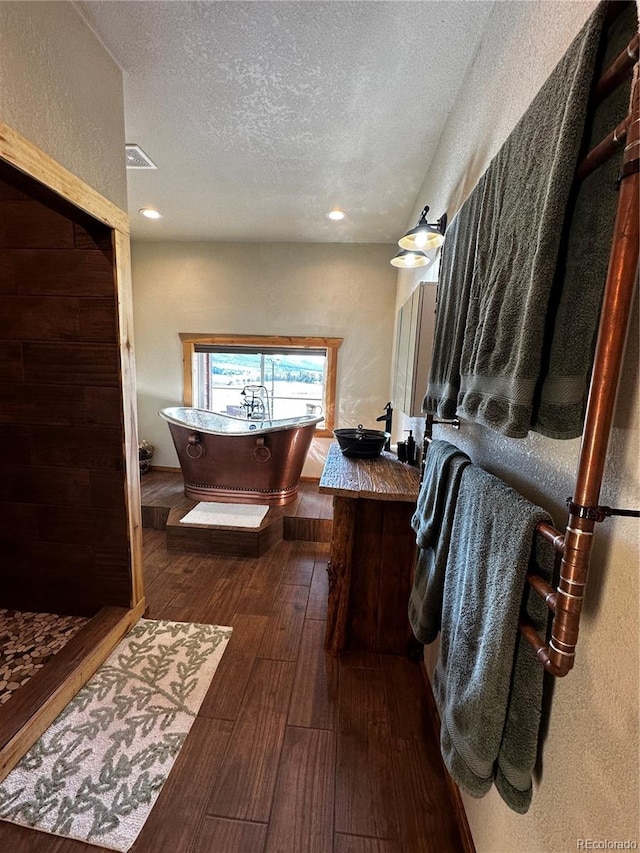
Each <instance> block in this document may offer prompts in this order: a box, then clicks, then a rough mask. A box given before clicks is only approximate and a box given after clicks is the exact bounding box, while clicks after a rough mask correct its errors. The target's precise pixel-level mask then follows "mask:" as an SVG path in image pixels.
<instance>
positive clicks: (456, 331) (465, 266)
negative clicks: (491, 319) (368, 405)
mask: <svg viewBox="0 0 640 853" xmlns="http://www.w3.org/2000/svg"><path fill="white" fill-rule="evenodd" d="M483 185H484V176H483V177H482V178H480V182H479V184H478V185H477V186H476V188H475V189H474V191H473V192H472V194H471V195H470V196H469V198H468V199H467V200H466V201H465V203H464V204H463V205H462V207H461V208H460V210H459V211H458V213H457V214H456V216H454V218H453V220H452V221H451V223H450V224H449V227H448V228H447V236H446V240H445V244H444V247H443V250H442V262H441V264H440V276H439V281H438V300H437V308H436V323H435V330H434V337H433V353H432V358H431V366H430V368H429V383H428V385H427V391H426V394H425V397H424V399H423V401H422V411H423V412H433V413H435V414H436V415H438V417H441V418H453V417H454V416H455V414H456V405H457V401H458V392H459V390H460V357H461V355H462V344H463V341H464V334H465V326H466V322H467V311H468V310H469V295H470V293H471V279H472V275H473V269H474V262H475V254H476V244H477V232H478V227H479V225H480V204H481V201H482V187H483Z"/></svg>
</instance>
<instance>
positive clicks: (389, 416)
mask: <svg viewBox="0 0 640 853" xmlns="http://www.w3.org/2000/svg"><path fill="white" fill-rule="evenodd" d="M384 408H385V413H384V415H380V417H379V418H376V422H377V421H384V431H385V432H388V433H389V436H391V421H392V420H393V408H392V406H391V401H389V402H388V403H387V405H386V406H385V407H384ZM384 449H385V450H391V438H390V437H389V438H388V439H387V441H386V444H385V446H384Z"/></svg>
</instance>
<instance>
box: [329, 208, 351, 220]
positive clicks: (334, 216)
mask: <svg viewBox="0 0 640 853" xmlns="http://www.w3.org/2000/svg"><path fill="white" fill-rule="evenodd" d="M325 216H326V217H327V219H330V220H331V221H332V222H341V221H342V220H343V219H346V218H347V214H346V213H345V212H344V210H337V209H336V210H330V211H329V213H325Z"/></svg>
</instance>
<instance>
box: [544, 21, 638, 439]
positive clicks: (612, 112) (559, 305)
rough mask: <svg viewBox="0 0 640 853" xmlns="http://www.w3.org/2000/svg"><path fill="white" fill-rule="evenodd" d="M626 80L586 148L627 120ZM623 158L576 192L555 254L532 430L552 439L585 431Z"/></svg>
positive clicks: (603, 108) (618, 42)
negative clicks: (557, 257)
mask: <svg viewBox="0 0 640 853" xmlns="http://www.w3.org/2000/svg"><path fill="white" fill-rule="evenodd" d="M637 29H638V21H637V18H636V10H635V8H634V7H633V6H628V7H627V8H626V9H625V10H624V11H623V12H621V13H620V14H619V15H618V16H617V17H616V18H615V19H614V20H613V22H612V23H611V24H610V26H609V28H608V30H607V32H606V33H605V34H604V35H603V42H604V50H603V51H601V52H602V54H603V55H602V58H601V60H600V62H599V63H598V67H597V69H596V73H595V77H596V78H598V77H600V76H601V74H602V72H603V71H604V70H605V69H606V68H608V67H609V66H610V65H611V63H612V62H613V60H614V59H615V58H616V57H617V56H618V55H619V54H620V53H622V52H623V51H624V49H625V47H626V46H627V44H628V43H629V42H630V40H631V39H632V37H633V35H634V34H635V33H636V32H637ZM630 91H631V78H630V77H628V78H627V80H626V81H625V82H624V83H622V84H621V85H620V86H618V87H617V88H616V89H615V90H614V92H612V93H611V94H610V95H609V97H608V98H606V99H605V100H604V101H603V102H602V103H601V104H600V105H599V106H598V107H597V109H596V110H595V112H594V114H593V117H592V119H591V121H590V124H589V127H588V128H587V144H586V146H585V149H586V150H589V151H590V150H591V149H592V148H593V147H594V146H595V145H596V144H597V143H598V142H600V141H601V140H602V139H604V138H605V136H606V135H607V134H608V133H610V132H611V130H612V129H613V128H614V127H617V125H618V124H620V122H621V121H622V120H623V119H624V117H625V116H626V115H627V111H628V108H629V97H630ZM619 169H620V157H611V159H609V160H608V161H607V162H606V163H604V164H603V165H602V166H600V167H599V168H598V169H596V170H595V172H593V173H592V174H591V175H589V176H588V177H587V178H585V180H584V181H582V182H581V183H580V184H579V185H578V186H576V187H575V188H574V193H573V194H572V198H571V201H570V211H569V214H568V217H567V219H568V221H567V223H566V225H565V231H564V233H563V239H562V244H561V249H560V259H561V262H560V263H559V265H558V271H557V275H556V282H555V284H554V289H553V292H552V297H551V301H550V304H549V310H548V319H547V331H546V338H547V340H548V341H550V344H549V345H548V346H545V354H544V356H543V358H544V362H545V363H544V366H543V370H542V371H541V382H542V384H541V386H540V388H539V392H538V394H537V401H536V406H535V409H534V415H533V424H532V427H531V428H532V429H533V430H534V431H535V432H540V433H542V434H543V435H547V436H549V437H550V438H561V439H567V438H576V437H577V436H579V435H580V434H581V433H582V425H583V421H584V413H585V409H586V401H587V392H588V385H589V378H590V371H591V365H592V362H593V353H594V349H595V340H596V333H597V327H598V320H599V316H600V306H601V304H602V294H603V292H604V285H605V282H606V277H607V266H608V263H609V252H610V249H611V241H612V239H613V226H614V222H615V216H616V207H617V202H618V194H617V193H616V191H615V183H616V178H617V177H618V171H619Z"/></svg>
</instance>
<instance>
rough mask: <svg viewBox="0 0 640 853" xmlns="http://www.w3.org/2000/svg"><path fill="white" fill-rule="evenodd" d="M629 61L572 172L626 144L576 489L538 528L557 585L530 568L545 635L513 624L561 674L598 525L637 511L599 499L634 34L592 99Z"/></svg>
mask: <svg viewBox="0 0 640 853" xmlns="http://www.w3.org/2000/svg"><path fill="white" fill-rule="evenodd" d="M632 67H633V69H634V72H633V73H634V77H633V83H632V87H631V92H632V94H631V104H630V109H629V114H628V115H627V118H626V119H625V120H624V122H622V123H621V125H619V126H618V127H617V128H616V129H615V130H614V131H613V132H612V133H611V134H609V136H607V137H606V138H605V140H603V141H602V142H600V143H598V145H596V146H595V147H594V148H593V149H592V151H591V152H589V154H587V155H586V157H585V158H584V159H583V161H582V162H581V163H580V164H578V169H577V173H576V174H577V177H578V179H581V178H584V177H586V175H588V174H590V173H591V172H592V171H593V170H594V169H596V168H597V167H598V166H600V165H601V164H602V163H604V162H605V161H606V160H607V159H608V158H609V157H610V156H612V154H613V153H614V151H615V150H617V148H618V147H619V146H620V145H621V144H622V143H623V142H624V143H625V146H624V153H623V157H622V167H621V170H620V174H619V178H618V184H617V188H618V192H619V196H618V205H617V212H616V220H615V225H614V234H613V241H612V246H611V253H610V257H609V267H608V272H607V281H606V285H605V291H604V297H603V303H602V310H601V315H600V324H599V329H598V338H597V343H596V351H595V356H594V362H593V369H592V373H591V384H590V387H589V397H588V402H587V410H586V414H585V421H584V430H583V434H582V442H581V446H580V455H579V461H578V471H577V475H576V486H575V491H574V494H573V496H572V497H571V498H569V499H568V501H567V504H568V508H569V516H568V519H567V524H566V528H565V531H564V533H563V532H562V531H560V530H557V529H556V528H555V527H552V526H551V525H549V524H540V525H538V528H537V532H538V534H539V535H541V536H542V537H544V539H546V540H547V541H549V542H551V544H552V545H553V547H554V548H555V550H556V551H557V552H558V553H559V554H560V555H561V556H562V561H561V564H560V577H559V583H558V586H557V589H555V588H554V587H553V586H551V585H550V584H549V583H547V582H546V581H545V580H543V578H541V577H539V576H537V575H535V574H532V573H530V574H528V575H527V581H528V583H529V585H530V586H531V588H532V590H533V591H534V592H535V593H536V594H537V595H539V596H540V597H541V598H542V599H543V601H544V602H545V603H546V605H547V607H548V608H549V610H550V611H551V612H552V613H553V620H552V623H551V629H550V636H549V640H548V641H547V639H546V638H544V637H542V636H541V635H540V634H539V632H538V631H537V630H536V629H535V628H534V627H533V625H531V624H529V623H527V622H526V621H521V622H520V624H519V626H518V627H519V630H520V633H521V634H522V636H523V637H524V638H525V640H526V641H527V642H528V643H529V645H530V646H531V647H532V648H533V650H534V652H535V654H536V655H537V657H538V659H539V660H540V662H541V663H542V665H543V666H544V668H545V669H546V670H547V671H548V672H550V673H551V674H552V675H554V676H558V677H560V676H564V675H567V674H568V673H569V672H570V671H571V669H572V668H573V663H574V659H575V649H576V643H577V640H578V631H579V625H580V614H581V611H582V605H583V601H584V592H585V587H586V583H587V576H588V572H589V559H590V555H591V549H592V544H593V537H594V527H595V525H596V524H597V523H598V522H601V521H603V520H604V519H605V518H608V517H609V516H611V515H628V516H629V515H630V516H635V517H640V512H638V511H636V510H619V509H612V508H611V507H604V506H599V504H598V501H599V497H600V489H601V486H602V478H603V473H604V464H605V458H606V453H607V446H608V443H609V434H610V432H611V424H612V420H613V413H614V404H615V398H616V392H617V387H618V380H619V376H620V370H621V367H622V359H623V355H624V347H625V341H626V332H627V325H628V318H629V314H630V310H631V304H632V299H633V293H634V287H635V283H636V277H637V268H638V251H639V246H638V206H639V205H638V199H639V179H638V166H639V163H640V84H639V81H638V36H637V35H636V36H634V38H633V39H632V40H631V42H630V43H629V45H628V46H627V48H626V49H625V50H624V51H623V52H622V53H621V54H620V56H619V57H618V58H617V59H616V60H615V61H614V62H613V63H612V65H611V66H610V68H609V69H607V71H605V72H604V74H603V75H602V77H601V78H600V80H598V81H597V82H596V83H595V85H594V87H593V89H592V99H591V101H592V103H596V102H598V101H600V100H602V99H603V98H604V97H606V95H607V94H609V93H610V92H611V91H612V89H613V88H614V87H615V86H616V85H618V84H620V83H621V82H622V80H623V79H624V77H625V75H626V74H628V73H629V70H630V69H631V68H632ZM456 420H457V419H456ZM434 423H449V424H452V425H454V426H457V425H459V422H458V423H457V424H455V423H453V422H452V421H441V420H434V418H433V416H432V415H427V424H426V429H425V444H426V443H428V442H429V441H430V440H431V429H432V425H433V424H434Z"/></svg>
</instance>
